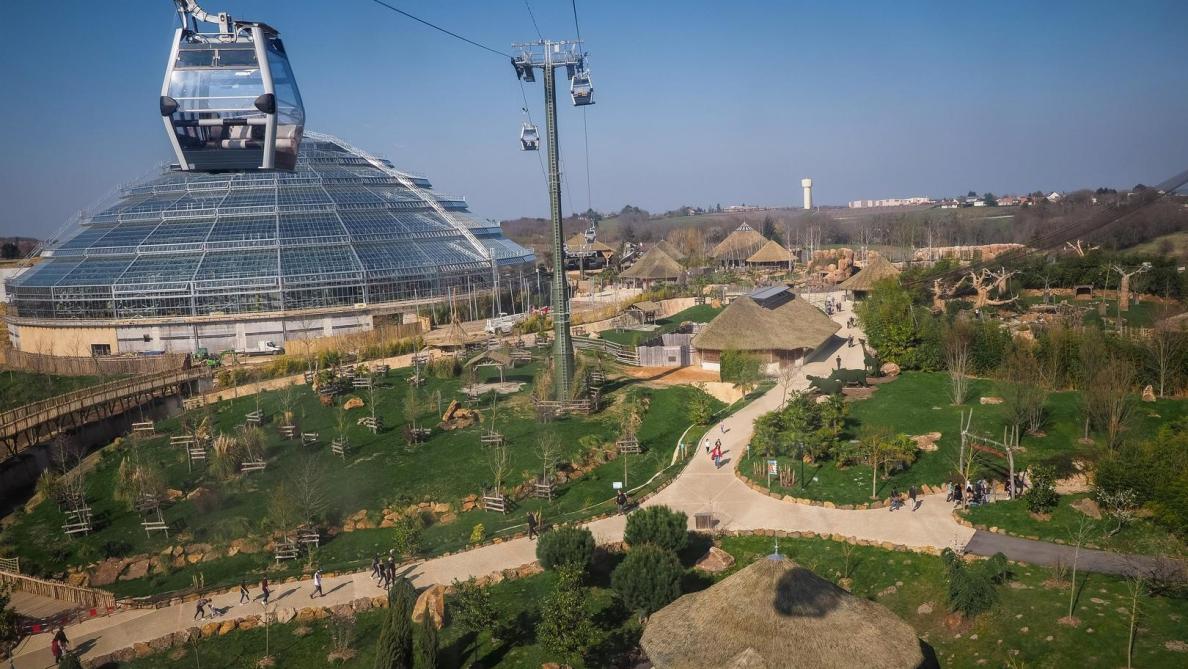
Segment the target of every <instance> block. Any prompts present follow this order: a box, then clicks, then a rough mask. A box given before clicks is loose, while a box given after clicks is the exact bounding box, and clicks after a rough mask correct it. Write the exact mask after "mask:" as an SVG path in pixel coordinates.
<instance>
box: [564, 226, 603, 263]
mask: <svg viewBox="0 0 1188 669" xmlns="http://www.w3.org/2000/svg"><path fill="white" fill-rule="evenodd" d="M565 252H566V253H568V254H569V255H571V256H587V257H589V256H593V255H598V256H602V257H603V258H607V259H609V258H610V257H611V256H613V255H614V254H615V249H614V247H611V246H609V245H607V244H603V243H602V242H600V241H598V240H597V239H595V240H594V241H587V240H586V235H585V233H582V232H579V233H577V234H576V235H574V236H572V237H570V238H569V239H567V240H565Z"/></svg>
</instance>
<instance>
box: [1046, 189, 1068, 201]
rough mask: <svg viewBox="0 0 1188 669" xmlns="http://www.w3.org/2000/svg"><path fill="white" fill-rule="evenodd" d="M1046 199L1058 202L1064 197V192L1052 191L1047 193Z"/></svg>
mask: <svg viewBox="0 0 1188 669" xmlns="http://www.w3.org/2000/svg"><path fill="white" fill-rule="evenodd" d="M1047 199H1048V202H1053V203H1055V202H1059V201H1061V200H1063V199H1064V193H1061V192H1059V191H1052V192H1051V193H1048V195H1047Z"/></svg>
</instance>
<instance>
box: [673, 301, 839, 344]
mask: <svg viewBox="0 0 1188 669" xmlns="http://www.w3.org/2000/svg"><path fill="white" fill-rule="evenodd" d="M761 292H768V293H773V294H772V295H771V296H769V297H768V298H766V299H761V300H757V299H756V298H755V295H757V294H760V293H761ZM840 329H841V325H840V324H838V323H837V322H836V321H834V320H833V319H832V318H830V317H828V316H826V315H825V314H824V312H822V311H821V310H820V309H818V308H816V307H814V306H813V305H812V304H809V302H808V301H807V300H805V299H803V298H802V297H801V296H799V295H794V294H793V293H792V292H791V291H788V290H783V291H771V290H768V291H757V292H756V293H753V294H751V295H746V296H743V297H740V298H738V299H736V300H734V301H733V302H731V303H730V305H729V306H728V307H726V309H725V310H723V311H722V313H720V314H718V315H717V316H716V317H714V320H712V321H710V322H709V324H708V325H706V326H705V327H704V328H702V330H701V332H698V333H697V334H696V335H695V336H694V337H693V347H694V348H697V349H700V350H703V351H725V350H726V349H735V350H737V351H795V350H799V349H805V350H810V351H811V350H814V349H816V348H817V347H818V346H820V345H821V344H823V343H825V341H826V340H828V339H829V338H830V337H832V336H833V334H834V333H835V332H837V331H838V330H840Z"/></svg>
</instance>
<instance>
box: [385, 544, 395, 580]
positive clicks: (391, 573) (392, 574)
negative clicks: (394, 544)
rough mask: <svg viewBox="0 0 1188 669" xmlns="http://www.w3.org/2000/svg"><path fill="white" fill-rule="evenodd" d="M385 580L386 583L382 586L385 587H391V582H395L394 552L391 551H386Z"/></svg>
mask: <svg viewBox="0 0 1188 669" xmlns="http://www.w3.org/2000/svg"><path fill="white" fill-rule="evenodd" d="M387 581H388V582H387V584H386V585H385V586H384V587H385V588H390V587H392V584H393V583H395V582H396V554H395V553H394V552H392V551H388V578H387Z"/></svg>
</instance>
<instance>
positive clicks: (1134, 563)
mask: <svg viewBox="0 0 1188 669" xmlns="http://www.w3.org/2000/svg"><path fill="white" fill-rule="evenodd" d="M965 552H967V553H972V554H974V555H982V556H987V557H989V556H991V555H994V554H995V553H1000V552H1001V553H1003V554H1004V555H1006V556H1007V557H1008V558H1010V559H1012V560H1015V561H1018V562H1027V563H1029V564H1038V565H1044V566H1046V567H1054V566H1056V565H1058V564H1060V565H1064V566H1066V567H1071V566H1072V563H1073V558H1074V553H1076V549H1075V548H1074V547H1072V546H1066V545H1063V544H1054V543H1049V542H1047V541H1034V540H1032V539H1020V538H1018V537H1012V536H1007V535H1005V534H996V533H994V532H986V531H985V530H978V531H976V532H974V535H973V537H972V538H970V540H969V543H967V544H966V545H965ZM1075 557H1076V560H1077V569H1083V570H1085V571H1094V572H1099V573H1102V574H1119V575H1129V574H1132V573H1136V572H1138V573H1149V572H1151V571H1153V570H1159V569H1167V568H1172V569H1174V568H1175V567H1174V565H1175V564H1176V563H1174V562H1171V561H1168V560H1166V559H1162V558H1158V557H1152V556H1147V555H1126V554H1123V553H1111V552H1108V551H1099V550H1094V549H1092V548H1082V549H1081V551H1080V554H1079V555H1076V556H1075ZM1184 568H1185V567H1184V565H1183V564H1182V563H1180V569H1184Z"/></svg>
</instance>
